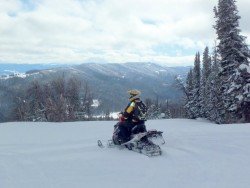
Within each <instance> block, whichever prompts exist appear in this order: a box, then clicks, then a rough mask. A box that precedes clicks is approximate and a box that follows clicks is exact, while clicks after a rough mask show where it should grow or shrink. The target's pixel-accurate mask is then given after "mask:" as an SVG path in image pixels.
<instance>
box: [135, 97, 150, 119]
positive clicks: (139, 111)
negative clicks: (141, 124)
mask: <svg viewBox="0 0 250 188" xmlns="http://www.w3.org/2000/svg"><path fill="white" fill-rule="evenodd" d="M147 112H148V108H147V106H146V105H145V104H144V103H143V102H142V101H138V102H137V101H136V103H135V112H134V116H135V118H137V119H139V120H142V121H146V120H147V115H148V113H147Z"/></svg>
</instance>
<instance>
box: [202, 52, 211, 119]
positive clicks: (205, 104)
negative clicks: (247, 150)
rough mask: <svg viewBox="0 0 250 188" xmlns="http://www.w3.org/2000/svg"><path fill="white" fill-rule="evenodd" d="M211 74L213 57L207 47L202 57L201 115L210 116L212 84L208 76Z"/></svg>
mask: <svg viewBox="0 0 250 188" xmlns="http://www.w3.org/2000/svg"><path fill="white" fill-rule="evenodd" d="M210 74H211V57H210V55H209V49H208V47H206V48H205V50H204V53H203V59H202V76H201V78H202V79H201V116H202V117H204V118H208V116H209V104H210V98H209V96H210V91H211V85H210V84H209V83H208V78H209V76H210Z"/></svg>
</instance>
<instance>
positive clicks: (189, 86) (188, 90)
mask: <svg viewBox="0 0 250 188" xmlns="http://www.w3.org/2000/svg"><path fill="white" fill-rule="evenodd" d="M193 89H194V85H193V69H190V71H189V72H188V75H187V79H186V86H185V94H186V104H185V106H184V108H185V110H186V113H187V116H188V118H190V119H194V118H195V115H194V108H193V106H192V103H193V99H194V98H193V93H192V92H193Z"/></svg>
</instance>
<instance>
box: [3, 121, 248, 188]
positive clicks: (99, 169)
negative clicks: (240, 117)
mask: <svg viewBox="0 0 250 188" xmlns="http://www.w3.org/2000/svg"><path fill="white" fill-rule="evenodd" d="M114 124H115V122H74V123H3V124H0V187H1V188H83V187H84V188H85V187H86V188H92V187H96V188H99V187H103V188H104V187H105V188H106V187H107V188H113V187H115V188H118V187H119V188H121V187H122V188H123V187H124V188H125V187H126V188H130V187H136V188H141V187H143V188H153V187H161V188H163V187H168V188H184V187H185V188H211V187H212V188H236V187H237V188H248V187H249V185H250V178H249V177H250V176H249V174H250V157H249V156H250V136H249V135H250V124H241V125H215V124H211V123H209V122H205V121H202V120H196V121H195V120H181V119H176V120H155V121H148V122H147V127H148V129H158V130H162V131H164V136H165V139H166V141H167V143H166V144H165V145H163V146H161V147H162V150H163V155H162V156H158V157H152V158H149V157H147V156H144V155H142V154H139V153H135V152H132V151H128V150H126V149H124V150H119V149H116V148H104V149H101V148H99V147H97V143H96V141H97V139H102V140H106V139H108V138H109V137H110V136H111V134H112V130H113V125H114Z"/></svg>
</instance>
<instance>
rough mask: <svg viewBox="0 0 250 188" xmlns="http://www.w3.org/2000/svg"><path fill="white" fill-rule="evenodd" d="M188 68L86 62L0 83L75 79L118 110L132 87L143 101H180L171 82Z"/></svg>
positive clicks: (99, 99) (184, 73)
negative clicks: (86, 85)
mask: <svg viewBox="0 0 250 188" xmlns="http://www.w3.org/2000/svg"><path fill="white" fill-rule="evenodd" d="M189 69H190V67H167V66H162V65H159V64H154V63H124V64H114V63H113V64H109V63H106V64H100V63H99V64H98V63H86V64H81V65H72V66H69V65H67V66H62V67H55V68H50V69H43V70H30V71H26V73H25V74H20V73H19V74H18V75H16V76H15V75H12V77H11V78H15V79H11V78H10V77H8V79H7V80H6V76H5V77H2V78H4V80H3V79H2V81H1V82H4V81H5V82H8V83H11V87H17V86H18V88H23V87H25V86H27V85H28V83H29V82H32V81H34V80H38V81H41V82H48V81H49V80H51V79H53V78H57V77H60V76H61V77H62V76H63V77H65V78H69V77H72V76H73V77H78V78H79V79H80V80H83V81H86V82H87V83H88V85H89V86H90V88H91V90H92V92H93V95H94V98H95V99H98V101H100V104H101V105H104V106H108V107H109V108H110V110H111V111H117V110H120V109H121V108H123V107H124V104H126V103H127V93H126V91H127V90H128V89H131V88H136V89H139V90H141V91H142V97H143V98H148V97H149V98H153V99H156V98H158V99H159V100H166V99H168V100H179V99H180V98H181V97H182V94H181V92H179V91H178V89H176V88H175V87H174V86H173V82H174V79H175V76H179V77H182V78H185V77H186V74H187V72H188V71H189ZM19 75H22V76H21V77H20V76H19ZM0 84H1V83H0ZM9 85H10V84H9ZM0 86H1V85H0Z"/></svg>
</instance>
